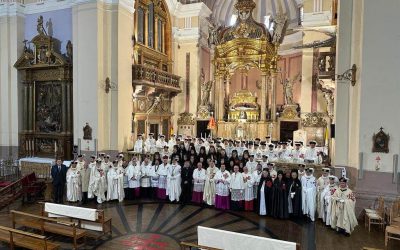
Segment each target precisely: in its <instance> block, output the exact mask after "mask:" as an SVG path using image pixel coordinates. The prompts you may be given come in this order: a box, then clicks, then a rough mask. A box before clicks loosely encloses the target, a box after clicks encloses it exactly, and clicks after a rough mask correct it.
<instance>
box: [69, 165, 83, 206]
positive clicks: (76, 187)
mask: <svg viewBox="0 0 400 250" xmlns="http://www.w3.org/2000/svg"><path fill="white" fill-rule="evenodd" d="M77 164H78V162H77V161H74V162H72V164H71V167H70V168H69V169H68V171H67V201H69V202H77V201H81V200H82V180H81V174H80V171H79V170H78V168H77Z"/></svg>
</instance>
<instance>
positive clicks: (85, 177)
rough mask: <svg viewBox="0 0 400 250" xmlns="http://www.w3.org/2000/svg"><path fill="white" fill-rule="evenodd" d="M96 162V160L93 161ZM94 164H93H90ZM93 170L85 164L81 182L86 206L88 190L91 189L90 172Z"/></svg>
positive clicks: (83, 202)
mask: <svg viewBox="0 0 400 250" xmlns="http://www.w3.org/2000/svg"><path fill="white" fill-rule="evenodd" d="M93 162H94V159H93ZM90 164H92V163H90ZM91 171H92V169H91V168H90V167H89V165H88V164H84V165H83V168H82V169H81V181H82V204H83V205H85V204H86V203H87V201H88V200H87V199H88V189H89V180H90V172H91Z"/></svg>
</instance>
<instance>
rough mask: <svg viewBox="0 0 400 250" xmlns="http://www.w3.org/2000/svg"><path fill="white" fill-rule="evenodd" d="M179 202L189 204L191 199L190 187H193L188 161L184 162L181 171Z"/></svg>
mask: <svg viewBox="0 0 400 250" xmlns="http://www.w3.org/2000/svg"><path fill="white" fill-rule="evenodd" d="M181 178H182V182H181V188H182V194H181V202H182V203H184V204H185V203H189V202H190V201H191V199H192V185H193V168H192V166H190V161H188V160H187V161H185V163H184V165H183V168H182V171H181Z"/></svg>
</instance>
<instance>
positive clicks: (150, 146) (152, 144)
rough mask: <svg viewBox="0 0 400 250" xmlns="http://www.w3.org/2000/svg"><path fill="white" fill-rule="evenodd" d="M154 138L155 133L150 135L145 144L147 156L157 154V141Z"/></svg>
mask: <svg viewBox="0 0 400 250" xmlns="http://www.w3.org/2000/svg"><path fill="white" fill-rule="evenodd" d="M153 136H154V134H153V133H149V137H147V139H146V141H145V142H144V151H145V153H146V154H154V153H155V152H156V140H155V139H154V137H153Z"/></svg>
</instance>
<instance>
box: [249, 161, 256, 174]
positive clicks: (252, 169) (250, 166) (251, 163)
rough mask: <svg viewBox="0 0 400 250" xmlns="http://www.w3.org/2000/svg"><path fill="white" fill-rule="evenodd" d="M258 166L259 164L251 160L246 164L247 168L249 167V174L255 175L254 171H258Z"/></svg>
mask: <svg viewBox="0 0 400 250" xmlns="http://www.w3.org/2000/svg"><path fill="white" fill-rule="evenodd" d="M257 164H258V163H257V162H256V161H255V160H253V161H251V160H249V161H248V162H247V163H246V167H247V169H248V170H249V173H253V171H254V170H256V168H257Z"/></svg>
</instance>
